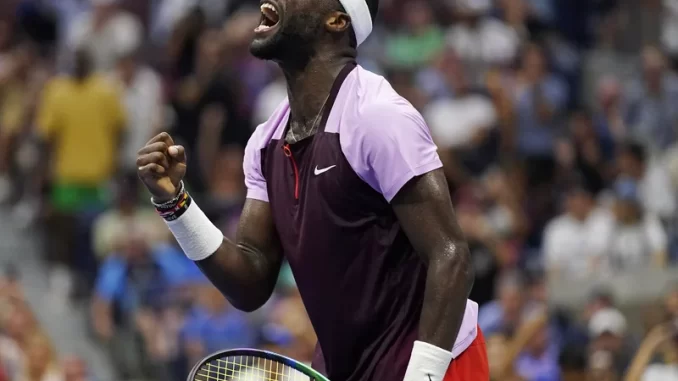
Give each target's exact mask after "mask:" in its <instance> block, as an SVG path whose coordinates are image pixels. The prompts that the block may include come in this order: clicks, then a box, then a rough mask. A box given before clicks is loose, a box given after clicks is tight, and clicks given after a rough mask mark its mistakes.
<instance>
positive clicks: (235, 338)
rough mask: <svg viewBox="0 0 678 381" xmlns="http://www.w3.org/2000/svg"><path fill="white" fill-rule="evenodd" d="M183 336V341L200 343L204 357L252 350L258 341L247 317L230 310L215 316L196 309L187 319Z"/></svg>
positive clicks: (201, 308)
mask: <svg viewBox="0 0 678 381" xmlns="http://www.w3.org/2000/svg"><path fill="white" fill-rule="evenodd" d="M182 336H183V338H184V340H186V341H196V342H199V343H201V345H202V347H203V348H204V350H205V352H206V354H207V353H212V352H216V351H219V350H223V349H227V348H253V347H255V346H256V341H257V332H256V330H254V329H253V328H252V326H251V324H250V322H249V320H248V319H247V315H246V314H244V313H242V312H240V311H237V310H233V309H230V308H226V309H223V310H222V311H220V312H216V313H215V312H210V311H209V310H207V309H206V308H203V307H196V308H195V309H193V311H191V312H190V313H189V315H188V317H187V318H186V322H185V323H184V327H183V330H182Z"/></svg>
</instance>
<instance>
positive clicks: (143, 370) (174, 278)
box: [91, 227, 190, 377]
mask: <svg viewBox="0 0 678 381" xmlns="http://www.w3.org/2000/svg"><path fill="white" fill-rule="evenodd" d="M130 229H134V227H130ZM119 247H120V252H119V253H116V254H113V255H111V256H110V257H109V258H107V259H106V260H105V261H104V263H103V265H102V267H101V269H100V271H99V277H98V279H97V285H96V290H95V295H94V299H93V301H92V307H91V313H92V324H93V326H94V329H95V332H96V334H97V336H98V337H99V338H100V339H101V340H102V341H103V342H104V343H105V344H106V345H107V346H108V348H109V350H110V352H111V356H112V357H113V359H114V362H115V364H116V368H117V369H118V370H119V372H120V374H121V377H130V376H131V377H140V376H144V375H146V376H151V375H156V376H159V374H161V373H162V372H163V371H164V370H166V367H164V365H163V364H161V363H158V362H157V361H154V360H157V359H158V357H162V355H161V354H160V353H158V352H159V349H158V345H161V344H162V343H159V342H158V340H162V337H163V333H164V329H165V328H168V327H165V326H163V324H161V322H163V321H165V319H164V318H165V317H166V316H168V310H170V309H172V308H173V307H174V306H175V305H176V304H177V303H178V302H179V301H178V300H175V299H173V298H172V297H173V295H178V294H175V292H178V290H179V288H181V287H183V286H186V285H187V282H188V281H189V280H190V278H189V275H190V270H189V269H188V267H187V266H186V264H187V261H186V260H185V259H182V256H181V255H180V254H177V253H176V252H175V251H174V249H173V248H171V247H169V246H155V247H153V248H151V247H149V246H148V245H147V244H146V242H145V237H143V233H142V232H140V231H138V230H128V231H127V234H125V235H124V236H123V242H121V243H120V246H119ZM169 315H171V313H170V314H169ZM139 342H141V343H142V347H141V348H140V347H138V343H139ZM163 349H164V348H163ZM139 353H145V357H142V358H139V356H138V354H139ZM163 354H164V353H163ZM163 360H164V359H163Z"/></svg>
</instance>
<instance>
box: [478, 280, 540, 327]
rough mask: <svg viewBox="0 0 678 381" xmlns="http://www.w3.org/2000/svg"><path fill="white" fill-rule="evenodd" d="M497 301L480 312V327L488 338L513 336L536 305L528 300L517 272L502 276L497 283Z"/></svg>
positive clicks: (485, 306) (523, 283)
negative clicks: (500, 335) (498, 335)
mask: <svg viewBox="0 0 678 381" xmlns="http://www.w3.org/2000/svg"><path fill="white" fill-rule="evenodd" d="M496 295H497V299H496V300H494V301H492V302H490V303H487V304H486V305H484V306H483V307H482V308H481V309H480V310H479V311H478V326H480V329H482V330H483V332H484V333H485V334H486V335H487V336H492V335H494V334H505V335H511V334H513V333H514V332H515V330H516V329H517V328H518V326H519V325H520V324H521V322H522V321H523V318H524V317H525V316H527V315H526V314H528V313H530V311H531V310H533V308H535V305H534V304H533V303H531V301H530V300H527V297H526V295H525V282H524V280H523V278H522V276H521V275H520V274H519V273H517V272H515V271H507V272H506V273H504V274H502V275H501V277H500V279H499V281H498V282H497V291H496Z"/></svg>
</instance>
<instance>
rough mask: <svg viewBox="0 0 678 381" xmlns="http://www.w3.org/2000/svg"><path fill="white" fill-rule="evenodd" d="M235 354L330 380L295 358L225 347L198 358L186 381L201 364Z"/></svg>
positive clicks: (193, 377)
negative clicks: (268, 361)
mask: <svg viewBox="0 0 678 381" xmlns="http://www.w3.org/2000/svg"><path fill="white" fill-rule="evenodd" d="M235 356H246V357H258V358H261V359H266V360H271V361H276V362H278V363H280V364H283V365H285V366H289V367H290V368H293V369H295V370H297V371H299V372H301V373H303V374H304V375H306V376H308V377H310V378H311V379H313V380H315V381H330V380H329V379H328V378H327V377H325V376H323V375H322V374H321V373H320V372H318V371H317V370H315V369H313V368H311V367H310V366H308V365H306V364H304V363H301V362H299V361H297V360H294V359H292V358H289V357H287V356H283V355H280V354H277V353H274V352H269V351H264V350H260V349H251V348H238V349H226V350H223V351H218V352H214V353H212V354H211V355H209V356H206V357H205V358H203V359H202V360H200V362H198V363H197V364H196V365H195V366H193V369H191V373H189V375H188V379H187V381H195V376H196V375H197V373H198V371H200V369H201V368H202V367H203V365H205V364H207V363H209V362H212V361H214V360H219V359H223V358H226V357H235Z"/></svg>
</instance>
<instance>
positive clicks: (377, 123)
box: [353, 67, 426, 132]
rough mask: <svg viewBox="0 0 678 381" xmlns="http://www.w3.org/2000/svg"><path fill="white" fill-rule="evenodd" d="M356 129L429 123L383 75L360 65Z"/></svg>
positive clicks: (417, 125)
mask: <svg viewBox="0 0 678 381" xmlns="http://www.w3.org/2000/svg"><path fill="white" fill-rule="evenodd" d="M357 77H358V78H357V84H358V97H356V100H357V102H358V104H357V107H356V110H357V112H356V123H354V124H353V125H354V126H355V128H357V129H368V130H375V131H381V132H387V131H390V130H393V129H402V128H411V127H416V128H422V127H425V126H426V123H425V122H424V118H423V116H422V115H421V113H420V112H419V111H418V110H417V109H416V108H415V107H414V106H413V105H412V103H410V102H409V101H408V100H407V99H405V98H404V97H403V96H401V95H400V94H398V92H397V91H396V90H395V89H394V88H393V86H391V84H390V83H389V82H388V80H387V79H386V78H384V77H383V76H381V75H379V74H376V73H373V72H370V71H368V70H366V69H363V68H362V67H358V73H357Z"/></svg>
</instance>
